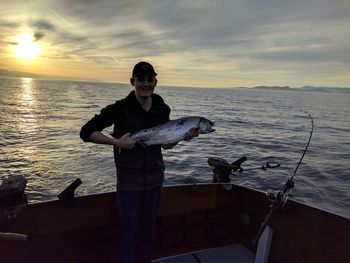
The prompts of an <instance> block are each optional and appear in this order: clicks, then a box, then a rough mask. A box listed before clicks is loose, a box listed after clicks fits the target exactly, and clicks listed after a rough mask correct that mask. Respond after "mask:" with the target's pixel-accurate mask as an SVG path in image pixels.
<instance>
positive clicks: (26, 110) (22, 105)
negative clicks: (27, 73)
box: [17, 78, 38, 156]
mask: <svg viewBox="0 0 350 263" xmlns="http://www.w3.org/2000/svg"><path fill="white" fill-rule="evenodd" d="M34 90H35V83H34V81H33V79H31V78H22V81H21V89H20V92H19V94H18V99H19V108H18V113H19V114H18V118H17V125H18V131H19V134H21V135H22V136H21V137H22V138H23V139H24V141H25V142H26V143H25V144H24V145H25V146H24V147H22V149H21V150H22V152H23V154H24V155H25V156H29V155H32V154H33V147H32V145H31V140H32V138H33V137H34V135H35V133H36V132H37V129H38V124H37V115H36V112H35V108H36V104H37V102H36V98H35V92H34Z"/></svg>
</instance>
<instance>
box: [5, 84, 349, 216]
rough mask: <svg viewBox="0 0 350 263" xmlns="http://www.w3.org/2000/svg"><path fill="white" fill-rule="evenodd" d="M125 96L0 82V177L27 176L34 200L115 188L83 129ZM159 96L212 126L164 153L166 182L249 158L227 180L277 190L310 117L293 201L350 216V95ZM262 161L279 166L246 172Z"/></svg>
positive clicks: (189, 92)
mask: <svg viewBox="0 0 350 263" xmlns="http://www.w3.org/2000/svg"><path fill="white" fill-rule="evenodd" d="M131 90H132V87H131V86H130V85H126V84H114V83H101V82H95V83H93V82H79V81H62V80H40V79H31V78H1V79H0V177H5V176H10V175H23V176H25V177H26V178H27V180H28V184H27V194H28V199H29V202H30V203H34V202H40V201H45V200H53V199H55V198H57V197H56V196H57V194H58V193H60V192H61V191H62V190H63V189H64V188H65V187H66V186H67V185H68V184H69V183H71V182H72V181H74V179H76V178H77V177H79V178H81V180H82V181H83V184H82V185H81V186H80V187H79V188H78V190H77V194H78V195H85V194H92V193H100V192H109V191H114V190H115V185H116V176H115V167H114V160H113V153H112V152H113V151H112V148H111V147H110V146H105V145H96V144H92V143H84V142H83V141H82V140H81V139H80V138H79V131H80V128H81V126H82V125H83V124H85V123H86V122H87V121H88V120H89V119H91V118H92V117H93V116H94V115H95V114H98V113H99V112H100V110H101V109H102V108H103V107H104V106H106V105H108V104H112V103H114V102H115V101H116V100H118V99H121V98H123V97H125V96H126V95H128V93H129V92H130V91H131ZM156 93H158V94H160V95H161V96H162V97H163V98H164V100H165V101H166V103H167V104H168V105H169V106H170V107H171V109H172V112H171V118H172V119H175V118H180V117H185V116H203V117H206V118H208V119H210V120H212V121H214V122H215V129H216V132H214V133H211V134H206V135H200V136H199V137H198V138H194V139H193V140H191V141H185V142H181V143H179V144H178V145H177V146H176V147H175V148H173V149H171V150H167V151H164V159H165V163H166V181H165V184H166V185H173V184H193V183H197V184H199V183H208V182H211V180H212V170H211V167H209V166H208V164H207V159H208V157H220V158H225V159H227V160H228V161H229V162H232V161H234V160H236V159H238V158H240V157H242V156H246V157H247V159H248V160H247V161H246V162H245V163H244V164H243V165H242V167H243V173H236V175H235V176H233V177H232V182H234V183H236V184H238V185H243V186H247V187H251V188H254V189H259V190H262V191H267V190H268V189H275V190H277V189H280V187H281V185H282V184H284V183H285V182H286V180H287V179H288V178H289V177H290V176H291V175H292V174H293V172H294V170H295V168H296V166H297V164H298V162H299V160H300V158H301V155H302V153H303V150H304V148H305V146H306V143H307V140H308V138H309V136H310V131H311V121H310V119H309V117H308V115H307V114H306V113H305V112H304V111H307V112H308V113H310V114H311V115H312V117H313V119H314V123H315V127H314V132H313V138H312V141H311V144H310V147H309V149H308V151H307V152H306V155H305V157H304V160H303V162H302V164H301V166H300V168H299V169H298V171H297V174H296V176H295V188H294V190H293V195H294V199H296V200H298V201H301V202H303V203H306V204H309V205H313V206H316V207H319V208H322V209H325V210H328V211H333V212H335V213H338V214H342V215H345V216H348V217H350V212H349V211H350V209H349V208H350V191H349V188H350V172H349V170H350V162H349V159H350V106H349V105H350V104H349V102H350V94H333V93H316V92H313V93H312V92H298V91H268V90H257V89H238V88H231V89H223V88H221V89H219V88H216V89H215V88H213V89H203V88H189V87H188V88H186V87H165V86H161V85H160V86H159V87H157V88H156ZM111 131H112V127H110V128H107V129H106V131H105V132H106V133H109V132H111ZM266 162H270V163H272V164H280V165H281V166H280V167H279V168H275V169H272V170H267V171H263V170H261V169H257V170H249V169H250V168H259V167H261V166H262V165H263V164H266ZM244 169H246V170H247V171H244Z"/></svg>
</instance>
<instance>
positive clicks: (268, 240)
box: [0, 184, 350, 263]
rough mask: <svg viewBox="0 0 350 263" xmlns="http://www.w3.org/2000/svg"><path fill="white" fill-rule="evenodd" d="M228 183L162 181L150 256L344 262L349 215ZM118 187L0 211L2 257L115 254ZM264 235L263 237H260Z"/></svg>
mask: <svg viewBox="0 0 350 263" xmlns="http://www.w3.org/2000/svg"><path fill="white" fill-rule="evenodd" d="M270 205H271V204H270V203H269V201H268V200H267V199H266V195H265V193H263V192H261V191H256V190H253V189H249V188H246V187H242V186H237V185H233V184H226V185H222V184H204V185H182V186H169V187H164V189H163V197H162V203H161V207H160V211H159V216H158V219H157V231H156V235H155V240H156V244H155V251H154V255H153V259H154V262H164V263H171V262H223V263H225V262H242V263H244V262H272V263H274V262H286V263H288V262H293V263H294V262H317V263H319V262H347V260H346V258H347V252H348V247H349V244H350V236H349V233H350V223H349V219H347V218H344V217H341V216H338V215H335V214H332V213H329V212H325V211H323V210H320V209H317V208H313V207H310V206H307V205H304V204H301V203H299V202H296V201H293V200H289V201H288V202H287V203H286V205H285V206H284V207H283V208H282V209H281V210H280V211H276V212H275V213H274V214H273V215H272V216H271V219H270V220H269V223H268V227H267V228H266V229H265V231H264V232H263V234H262V235H261V237H260V239H259V242H257V243H253V242H252V241H253V240H254V238H255V237H256V235H257V233H258V231H259V229H260V226H261V223H262V222H263V221H264V219H265V217H266V215H267V214H268V212H269V210H270ZM116 211H117V210H116V193H114V192H113V193H103V194H95V195H89V196H81V197H76V198H73V199H71V200H66V201H64V200H56V201H50V202H43V203H36V204H29V205H20V206H15V207H13V208H11V209H8V210H6V211H2V213H1V216H0V232H1V233H2V236H1V235H0V253H1V262H116V251H117V250H116V237H117V235H118V231H117V224H118V222H117V215H116ZM260 241H261V242H260Z"/></svg>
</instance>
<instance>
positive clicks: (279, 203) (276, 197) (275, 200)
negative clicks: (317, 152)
mask: <svg viewBox="0 0 350 263" xmlns="http://www.w3.org/2000/svg"><path fill="white" fill-rule="evenodd" d="M304 113H306V114H308V116H309V118H310V121H311V131H310V136H309V139H308V141H307V144H306V146H305V149H304V151H303V154H302V156H301V158H300V160H299V162H298V165H297V166H296V168H295V170H294V173H293V175H292V176H291V177H290V178H288V180H287V181H286V183H285V184H284V185H283V187H282V189H281V190H279V191H271V190H268V191H267V192H266V196H267V199H268V200H269V201H270V202H271V203H272V204H271V208H270V211H269V212H268V214H267V215H266V217H265V220H264V222H263V223H262V224H261V227H260V229H259V231H258V233H257V235H256V236H255V238H254V240H253V244H256V243H257V241H258V240H259V238H260V236H261V235H262V233H263V232H264V230H265V228H266V226H267V224H268V222H269V220H270V218H271V216H272V215H273V213H274V212H275V211H276V210H278V209H280V208H282V207H284V205H285V204H286V202H287V201H288V198H289V196H291V192H292V190H293V188H294V180H293V179H294V177H295V175H296V173H297V171H298V169H299V166H300V164H301V163H302V161H303V159H304V156H305V153H306V151H307V149H308V148H309V145H310V142H311V138H312V134H313V132H314V119H313V118H312V116H311V114H310V113H308V112H306V111H304Z"/></svg>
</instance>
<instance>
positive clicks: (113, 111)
mask: <svg viewBox="0 0 350 263" xmlns="http://www.w3.org/2000/svg"><path fill="white" fill-rule="evenodd" d="M118 105H119V103H118V102H116V103H115V104H112V105H108V106H107V107H106V108H103V109H102V110H101V112H100V114H96V115H95V117H93V118H92V119H91V120H89V121H88V122H87V123H86V124H85V125H84V126H83V127H82V128H81V130H80V138H81V139H82V140H83V141H84V142H88V141H89V139H90V136H91V134H92V133H93V132H95V131H102V130H103V129H104V128H106V127H109V126H111V125H112V124H113V123H115V122H116V121H117V118H118V112H119V111H118Z"/></svg>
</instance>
